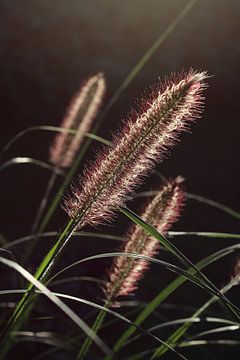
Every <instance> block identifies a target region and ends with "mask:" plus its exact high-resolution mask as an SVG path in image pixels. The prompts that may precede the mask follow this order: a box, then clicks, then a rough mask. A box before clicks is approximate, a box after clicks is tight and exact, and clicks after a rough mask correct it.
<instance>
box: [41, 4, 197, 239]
mask: <svg viewBox="0 0 240 360" xmlns="http://www.w3.org/2000/svg"><path fill="white" fill-rule="evenodd" d="M196 2H197V0H190V1H188V3H187V4H186V5H185V7H183V9H182V10H181V11H180V13H179V14H178V15H177V16H176V17H175V18H174V19H173V21H172V22H171V23H170V25H169V26H168V27H167V28H166V29H165V30H164V32H163V33H162V34H161V35H160V36H159V37H158V38H157V40H156V41H155V42H154V43H153V45H152V46H151V47H150V48H149V49H148V50H147V52H146V53H145V54H144V55H143V57H142V58H141V59H140V60H139V61H138V63H137V64H136V65H135V67H134V68H133V69H132V71H131V72H130V73H129V74H128V76H127V77H126V78H125V80H124V81H123V83H122V84H121V85H120V86H119V87H118V89H117V90H116V92H115V94H114V95H113V96H112V98H111V99H110V100H109V102H108V104H107V106H106V107H105V109H104V110H103V112H102V113H101V115H100V116H99V118H98V121H97V122H96V124H95V126H94V128H93V131H92V133H96V132H97V131H98V129H99V127H100V125H101V123H102V121H103V119H104V118H105V116H106V114H107V113H108V112H109V110H110V109H111V108H112V106H113V105H114V104H115V102H116V101H117V99H118V98H119V96H120V95H121V93H122V92H123V90H125V89H126V88H127V87H128V86H129V85H130V83H131V82H132V81H133V80H134V79H135V77H136V76H137V75H138V74H139V72H140V71H141V70H142V68H143V67H144V65H145V64H146V63H147V62H148V61H149V60H150V59H151V57H152V56H153V54H154V53H155V52H156V51H157V50H158V49H159V48H160V46H161V45H162V44H163V43H164V42H165V40H166V39H167V38H168V36H170V35H171V34H172V33H173V31H174V30H175V29H176V27H177V26H178V25H179V24H180V22H181V21H182V20H183V19H184V18H185V16H186V15H187V14H188V13H189V12H190V10H191V9H192V8H193V6H194V5H195V3H196ZM90 144H91V139H88V140H87V141H85V142H84V143H83V146H82V148H81V150H80V152H79V154H78V156H77V158H76V160H75V161H74V163H73V164H72V166H71V168H70V169H69V172H68V174H67V176H66V178H65V180H64V181H63V183H62V185H61V186H60V188H59V190H58V192H57V193H56V195H55V197H54V199H53V201H52V203H51V205H50V207H49V209H48V211H47V213H46V216H45V217H44V219H43V221H42V223H41V225H40V227H39V232H40V233H41V232H44V230H45V228H46V226H47V224H48V222H49V221H50V219H51V217H52V215H53V214H54V212H55V210H56V208H57V206H58V204H59V202H60V199H61V197H62V194H63V193H64V191H65V189H66V187H67V186H68V185H69V184H70V182H71V180H72V177H73V176H74V174H75V172H76V170H77V168H78V166H79V164H80V163H81V161H82V159H83V157H84V155H85V153H86V152H87V150H88V148H89V146H90Z"/></svg>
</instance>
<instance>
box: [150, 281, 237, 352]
mask: <svg viewBox="0 0 240 360" xmlns="http://www.w3.org/2000/svg"><path fill="white" fill-rule="evenodd" d="M238 282H239V276H236V277H235V278H233V279H231V280H230V281H229V282H228V283H227V285H225V286H224V287H223V288H222V289H221V292H222V293H223V294H224V293H226V292H227V291H229V290H230V289H231V288H232V287H233V286H234V285H236V283H238ZM217 300H218V299H217V298H216V296H213V297H212V298H210V299H209V300H208V301H207V302H206V303H205V304H204V305H202V306H201V307H200V308H199V309H198V310H197V311H196V312H195V313H194V314H193V315H192V317H191V318H192V319H194V318H195V317H198V316H199V315H200V314H202V313H203V312H204V311H205V310H206V309H207V308H208V307H209V306H210V305H212V304H213V303H215V302H216V301H217ZM191 325H192V323H191V322H189V321H188V322H186V323H184V324H183V325H182V326H181V327H180V328H178V329H177V330H176V331H175V332H174V333H173V334H172V335H171V336H170V337H169V338H168V341H167V342H168V343H169V344H171V345H172V346H176V345H177V343H178V342H179V339H180V338H181V337H182V336H183V335H184V334H185V332H186V331H187V330H188V329H189V328H190V327H191ZM167 351H168V350H167V348H164V347H162V346H160V348H158V349H157V350H156V351H155V352H154V354H153V356H152V357H151V359H156V358H159V357H161V356H162V355H163V354H165V353H166V352H167Z"/></svg>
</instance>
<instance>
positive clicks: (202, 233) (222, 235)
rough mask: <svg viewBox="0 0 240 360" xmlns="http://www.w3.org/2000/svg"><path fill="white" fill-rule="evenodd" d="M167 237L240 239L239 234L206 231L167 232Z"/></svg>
mask: <svg viewBox="0 0 240 360" xmlns="http://www.w3.org/2000/svg"><path fill="white" fill-rule="evenodd" d="M167 235H168V236H201V237H207V238H216V239H240V234H229V233H219V232H207V231H168V233H167Z"/></svg>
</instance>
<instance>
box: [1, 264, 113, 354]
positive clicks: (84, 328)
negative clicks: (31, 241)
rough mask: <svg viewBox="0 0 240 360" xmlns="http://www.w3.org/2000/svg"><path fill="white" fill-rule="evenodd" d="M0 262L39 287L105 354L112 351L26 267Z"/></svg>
mask: <svg viewBox="0 0 240 360" xmlns="http://www.w3.org/2000/svg"><path fill="white" fill-rule="evenodd" d="M0 262H1V263H2V264H4V265H6V266H8V267H10V268H12V269H14V270H15V271H17V272H18V273H19V274H21V275H22V276H23V277H24V278H25V279H27V280H28V281H29V282H31V283H32V285H33V286H35V287H36V288H37V289H39V290H40V291H41V292H42V293H43V294H44V295H45V296H46V297H47V298H48V299H49V300H50V301H51V302H53V303H54V304H55V305H56V306H57V307H59V308H60V309H61V310H62V311H63V312H64V313H65V315H66V316H68V317H69V318H70V319H71V320H72V321H73V322H74V323H75V324H76V325H77V326H78V327H79V328H80V329H81V330H82V331H84V332H85V333H86V334H87V336H89V337H90V338H91V339H92V341H93V342H94V343H95V344H96V345H97V346H98V347H99V348H100V349H101V350H102V351H103V353H105V354H111V353H112V351H111V350H110V349H109V348H108V346H107V345H106V344H105V343H104V342H103V341H102V340H101V339H100V338H99V336H98V335H97V334H95V333H94V332H92V330H91V329H90V328H89V326H88V325H87V324H86V323H85V322H84V321H83V320H82V319H81V318H80V317H79V316H78V315H77V314H76V313H75V312H73V311H72V310H71V309H70V308H69V307H68V306H67V305H66V304H65V303H64V302H62V301H61V300H60V299H59V298H58V297H57V296H56V295H54V294H53V293H52V292H51V291H50V290H49V289H48V288H47V287H46V286H44V285H43V284H42V283H41V282H40V281H38V280H37V279H36V278H35V277H34V276H33V275H31V274H30V273H29V272H28V271H27V270H26V269H24V268H23V267H22V266H21V265H19V264H18V263H16V262H14V261H12V260H9V259H5V258H3V257H0ZM4 354H5V351H4V348H2V349H1V354H0V358H2V359H3V358H4Z"/></svg>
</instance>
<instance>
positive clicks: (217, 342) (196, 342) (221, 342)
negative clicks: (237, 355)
mask: <svg viewBox="0 0 240 360" xmlns="http://www.w3.org/2000/svg"><path fill="white" fill-rule="evenodd" d="M239 344H240V341H239V340H231V339H230V340H226V339H224V340H221V339H220V340H193V341H186V342H185V341H184V342H182V343H181V344H179V347H181V348H182V347H188V346H199V345H201V346H202V345H224V346H225V345H228V346H236V345H239Z"/></svg>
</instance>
